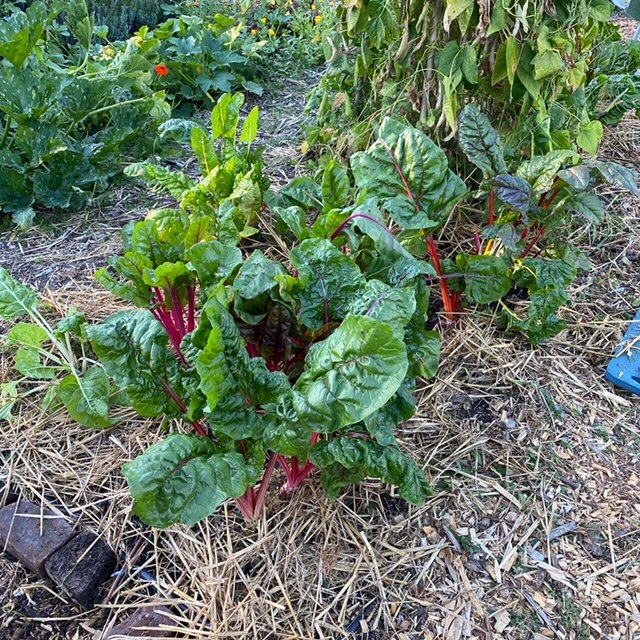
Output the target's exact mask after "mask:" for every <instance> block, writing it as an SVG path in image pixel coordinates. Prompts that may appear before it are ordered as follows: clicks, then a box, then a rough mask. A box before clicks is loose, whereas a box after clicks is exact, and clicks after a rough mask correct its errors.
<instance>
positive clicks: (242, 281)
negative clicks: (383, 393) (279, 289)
mask: <svg viewBox="0 0 640 640" xmlns="http://www.w3.org/2000/svg"><path fill="white" fill-rule="evenodd" d="M284 274H286V270H285V268H284V267H283V266H282V265H281V264H280V263H279V262H275V261H273V260H270V259H269V258H267V257H266V256H265V255H264V253H262V251H253V252H252V253H251V255H250V256H249V258H248V259H247V260H245V262H244V264H243V265H242V267H240V271H238V275H237V276H236V277H235V280H234V281H233V288H234V290H235V291H236V293H237V294H238V295H239V296H241V297H243V298H246V299H248V300H251V299H252V298H256V297H258V296H259V295H260V294H262V293H266V292H267V291H270V290H271V289H273V288H274V287H276V286H278V281H277V280H276V276H281V275H284Z"/></svg>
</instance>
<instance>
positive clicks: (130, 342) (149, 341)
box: [87, 311, 180, 417]
mask: <svg viewBox="0 0 640 640" xmlns="http://www.w3.org/2000/svg"><path fill="white" fill-rule="evenodd" d="M87 334H88V336H89V340H90V341H91V346H92V347H93V350H94V352H95V354H96V356H97V357H98V359H99V361H100V363H101V364H102V366H103V367H104V369H105V371H106V373H107V374H108V376H109V377H110V378H111V379H112V380H113V381H114V383H115V384H116V385H117V387H118V388H119V389H123V390H125V391H126V392H127V395H128V397H129V399H130V400H131V403H132V405H133V408H134V409H135V410H136V411H137V412H138V413H139V414H140V415H142V416H145V417H153V416H160V415H164V414H168V415H175V414H179V413H180V411H179V408H178V407H177V405H176V404H175V402H174V401H173V400H172V399H171V397H170V396H169V395H168V393H167V389H166V386H165V385H166V384H167V383H168V382H169V381H173V380H174V379H176V378H177V377H178V371H179V365H178V362H177V360H176V359H175V357H174V356H173V355H172V353H171V352H170V351H169V348H168V337H167V333H166V331H165V330H164V328H163V327H162V325H161V324H160V323H159V322H158V321H157V320H156V319H155V318H154V317H153V316H152V315H151V314H150V313H149V312H148V311H120V312H118V313H115V314H113V315H112V316H109V318H107V319H106V320H105V321H104V322H102V323H100V324H97V325H93V326H91V327H87Z"/></svg>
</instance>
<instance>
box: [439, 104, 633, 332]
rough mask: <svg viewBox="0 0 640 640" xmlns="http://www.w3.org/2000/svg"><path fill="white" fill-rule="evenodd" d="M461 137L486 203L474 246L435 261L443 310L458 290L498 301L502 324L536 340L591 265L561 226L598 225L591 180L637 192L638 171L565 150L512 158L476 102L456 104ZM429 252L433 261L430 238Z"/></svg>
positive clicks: (556, 324) (554, 327)
mask: <svg viewBox="0 0 640 640" xmlns="http://www.w3.org/2000/svg"><path fill="white" fill-rule="evenodd" d="M459 142H460V145H461V147H462V149H463V151H464V153H465V154H466V156H467V157H468V159H469V161H470V162H471V163H473V164H474V165H475V166H476V167H477V168H478V169H479V170H480V172H481V173H482V176H483V179H482V181H481V183H480V188H479V190H478V193H477V195H478V196H479V197H481V198H482V199H484V201H485V203H486V211H487V217H488V219H487V220H486V221H485V222H486V223H488V224H485V226H484V229H482V230H481V231H479V232H478V233H476V235H475V238H474V242H473V245H472V246H473V251H471V252H469V253H460V254H458V255H456V256H455V258H454V259H453V260H446V261H444V262H443V264H442V266H440V267H437V268H438V269H439V270H440V275H442V276H443V277H442V279H441V287H442V295H443V300H444V301H445V310H446V311H447V313H448V314H449V315H450V317H452V318H453V317H454V316H455V314H456V313H458V312H460V311H461V295H462V294H464V295H466V297H467V299H468V300H469V301H470V302H472V303H481V304H487V303H494V302H498V303H499V306H500V309H501V311H502V317H503V319H504V322H505V325H506V326H507V327H508V328H510V329H514V330H518V331H522V332H524V333H526V335H527V336H528V338H529V340H530V341H531V342H532V343H534V344H538V343H540V342H543V341H544V340H546V339H548V338H550V337H551V336H553V335H555V334H556V333H558V332H559V331H561V330H562V329H563V328H564V327H565V323H564V322H563V321H562V320H561V319H560V318H559V317H558V316H557V311H558V309H559V308H560V307H561V306H562V305H564V304H566V303H567V302H568V301H569V297H568V294H567V288H568V287H569V285H571V284H572V283H573V281H574V280H575V278H576V276H577V274H578V271H579V270H580V269H588V268H589V262H588V260H587V259H586V258H585V256H584V255H583V254H582V253H581V252H580V250H579V248H577V247H574V246H572V244H571V242H570V240H569V234H568V233H567V230H568V229H571V228H572V227H573V226H574V224H575V223H574V219H577V220H582V221H586V222H588V223H591V224H597V223H599V222H600V221H601V220H602V219H603V218H604V217H605V215H606V212H605V209H604V206H603V203H602V202H601V201H600V199H599V197H598V196H597V194H596V193H595V192H594V187H595V186H597V185H598V184H600V183H602V182H605V183H609V184H613V185H616V186H618V187H620V188H622V189H626V190H628V191H630V192H632V193H634V194H636V195H640V190H639V189H638V185H637V182H638V176H637V174H636V173H635V172H634V171H632V170H630V169H627V168H625V167H624V166H622V165H619V164H615V163H612V162H602V161H598V160H587V161H583V160H582V159H581V158H580V156H579V155H578V154H576V153H574V152H572V151H568V150H566V151H562V150H557V151H550V152H548V153H546V154H544V155H539V156H534V157H533V158H531V159H529V160H526V161H524V162H515V161H514V160H513V159H512V158H511V159H510V158H508V157H507V156H506V154H505V151H504V150H505V145H504V143H503V141H502V139H501V137H500V136H499V134H498V133H497V131H496V130H495V129H494V128H493V127H492V126H491V123H490V122H489V120H488V118H486V116H484V115H483V114H482V113H481V112H480V111H479V109H478V108H477V107H476V106H475V105H468V106H467V107H465V109H464V110H463V111H462V114H461V116H460V123H459ZM430 251H431V253H432V256H433V260H434V264H436V265H438V263H440V260H439V257H438V252H437V247H436V246H435V242H434V241H433V240H431V241H430ZM480 276H490V277H480ZM523 291H524V292H526V294H527V297H528V298H529V300H530V303H529V304H528V305H527V307H526V311H525V312H524V313H522V312H520V313H518V312H517V311H516V310H514V308H513V305H512V304H510V303H509V299H508V298H507V294H509V293H510V292H511V293H516V294H517V293H519V292H523ZM516 297H517V296H516Z"/></svg>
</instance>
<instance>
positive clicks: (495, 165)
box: [458, 104, 507, 177]
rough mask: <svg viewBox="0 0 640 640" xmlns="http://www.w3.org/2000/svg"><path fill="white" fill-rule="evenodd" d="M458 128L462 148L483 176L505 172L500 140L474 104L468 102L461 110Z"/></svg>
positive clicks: (485, 117)
mask: <svg viewBox="0 0 640 640" xmlns="http://www.w3.org/2000/svg"><path fill="white" fill-rule="evenodd" d="M458 130H459V134H458V136H459V140H460V146H461V147H462V150H463V151H464V153H465V155H466V156H467V158H468V160H469V161H470V162H472V163H473V164H475V165H476V167H478V169H480V170H481V171H482V173H483V175H484V176H485V177H491V176H495V175H497V174H500V173H506V172H507V165H506V163H505V161H504V151H503V147H502V140H501V139H500V136H499V134H498V132H497V131H496V130H495V129H494V128H493V127H492V126H491V122H489V118H487V116H485V115H484V114H483V113H482V112H481V111H480V109H478V107H477V106H476V105H475V104H468V105H467V106H466V107H465V108H464V109H463V110H462V113H461V114H460V121H459V125H458Z"/></svg>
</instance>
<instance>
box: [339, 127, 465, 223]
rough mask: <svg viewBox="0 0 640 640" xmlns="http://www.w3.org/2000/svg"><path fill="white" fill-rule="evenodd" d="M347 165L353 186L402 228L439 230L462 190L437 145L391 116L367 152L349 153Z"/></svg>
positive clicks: (458, 180)
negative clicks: (374, 202) (351, 173)
mask: <svg viewBox="0 0 640 640" xmlns="http://www.w3.org/2000/svg"><path fill="white" fill-rule="evenodd" d="M351 167H352V169H353V174H354V177H355V180H356V184H357V186H358V187H359V188H360V189H361V190H363V191H364V192H365V194H366V195H367V196H370V197H374V198H376V199H377V200H378V202H379V203H380V205H381V206H382V207H384V209H385V210H386V211H387V212H388V213H389V215H390V216H391V218H393V220H394V222H396V223H397V224H399V225H400V226H402V227H404V228H405V229H429V230H433V229H436V228H438V227H439V226H440V225H441V224H442V223H443V222H444V221H445V220H446V218H447V216H448V214H449V213H450V212H451V210H452V209H453V206H454V205H455V203H456V202H457V201H458V200H459V199H460V198H461V197H462V196H463V195H464V193H465V192H466V189H465V186H464V182H463V181H462V180H461V179H460V178H459V177H458V176H456V175H455V174H454V173H453V172H452V171H451V170H450V169H449V167H448V163H447V157H446V155H445V154H444V151H442V149H440V148H439V147H438V146H437V145H435V144H434V143H433V142H432V141H431V140H430V139H429V138H428V137H427V136H426V135H425V134H424V133H422V132H421V131H418V130H417V129H414V128H413V127H410V126H407V125H405V124H403V123H402V122H400V121H399V120H394V119H391V118H385V120H384V121H383V122H382V125H381V127H380V136H379V138H378V140H377V141H376V142H375V143H374V144H373V145H372V146H371V147H369V149H368V150H367V151H362V152H359V153H356V154H354V155H353V156H351Z"/></svg>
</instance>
